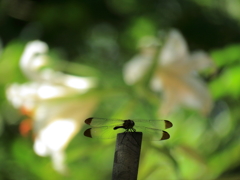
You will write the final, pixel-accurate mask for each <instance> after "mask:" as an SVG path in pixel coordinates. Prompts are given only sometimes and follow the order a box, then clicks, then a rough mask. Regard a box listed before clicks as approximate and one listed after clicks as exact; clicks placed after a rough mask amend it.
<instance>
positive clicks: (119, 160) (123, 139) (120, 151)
mask: <svg viewBox="0 0 240 180" xmlns="http://www.w3.org/2000/svg"><path fill="white" fill-rule="evenodd" d="M141 144H142V133H141V132H125V133H119V134H118V135H117V142H116V150H115V156H114V163H113V174H112V180H137V173H138V164H139V158H140V151H141Z"/></svg>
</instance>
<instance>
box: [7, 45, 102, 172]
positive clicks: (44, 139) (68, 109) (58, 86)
mask: <svg viewBox="0 0 240 180" xmlns="http://www.w3.org/2000/svg"><path fill="white" fill-rule="evenodd" d="M47 51H48V46H47V44H46V43H44V42H41V41H33V42H30V43H28V44H27V45H26V48H25V51H24V52H23V55H22V58H21V60H20V67H21V69H22V71H23V73H24V74H25V75H26V76H27V77H28V78H29V79H30V80H31V81H30V82H27V83H24V84H17V83H14V84H12V85H10V86H9V87H8V88H7V91H6V94H7V98H8V100H9V101H10V102H11V103H12V104H13V106H14V107H15V108H18V109H20V110H22V111H23V112H24V113H25V114H27V115H28V116H30V118H31V119H32V120H33V123H32V124H33V133H34V136H35V137H34V151H35V152H36V153H37V154H38V155H40V156H48V155H49V156H51V157H52V160H53V164H54V168H55V169H56V170H57V171H59V172H60V173H65V172H66V166H65V164H64V149H65V148H66V146H67V145H68V143H69V142H70V140H71V139H72V138H73V137H74V135H75V134H76V133H77V132H78V131H79V129H80V128H81V126H82V124H83V121H84V119H86V118H87V117H89V116H90V115H91V113H92V112H93V110H94V108H95V107H96V104H97V101H98V100H97V98H96V97H91V98H84V99H79V98H77V97H76V96H79V95H81V94H84V93H86V92H87V91H88V90H89V89H91V88H93V87H94V86H96V80H95V79H94V78H91V77H78V76H73V75H68V74H64V73H62V72H57V71H54V70H52V69H42V70H41V68H42V67H43V66H46V64H47V63H48V61H47V59H48V57H47V55H46V53H47ZM25 126H26V124H25V125H23V126H22V128H23V129H22V130H23V131H24V132H23V133H26V132H25V131H27V130H28V128H27V127H25ZM20 128H21V127H20ZM24 128H25V129H24Z"/></svg>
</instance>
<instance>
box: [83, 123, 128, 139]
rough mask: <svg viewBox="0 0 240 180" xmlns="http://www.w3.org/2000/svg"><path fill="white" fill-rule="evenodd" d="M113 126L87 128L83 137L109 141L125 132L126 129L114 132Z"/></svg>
mask: <svg viewBox="0 0 240 180" xmlns="http://www.w3.org/2000/svg"><path fill="white" fill-rule="evenodd" d="M114 127H115V126H101V127H93V128H89V129H87V130H86V131H85V132H84V136H87V137H90V138H100V139H110V138H115V137H116V136H117V134H118V133H122V132H125V131H126V129H123V128H119V129H116V130H114V129H113V128H114Z"/></svg>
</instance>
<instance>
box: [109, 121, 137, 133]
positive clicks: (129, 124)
mask: <svg viewBox="0 0 240 180" xmlns="http://www.w3.org/2000/svg"><path fill="white" fill-rule="evenodd" d="M134 125H135V123H134V121H133V120H130V119H128V120H124V122H123V125H122V126H115V127H114V128H113V129H114V130H116V129H119V128H123V129H126V131H133V132H135V131H136V130H135V129H134V128H133V126H134Z"/></svg>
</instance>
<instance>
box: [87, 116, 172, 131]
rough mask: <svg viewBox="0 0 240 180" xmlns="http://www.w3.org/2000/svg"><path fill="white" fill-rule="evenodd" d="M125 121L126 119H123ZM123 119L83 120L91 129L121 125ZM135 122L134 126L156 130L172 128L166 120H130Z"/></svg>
mask: <svg viewBox="0 0 240 180" xmlns="http://www.w3.org/2000/svg"><path fill="white" fill-rule="evenodd" d="M124 120H127V119H124ZM124 120H123V119H107V118H94V117H91V118H88V119H86V120H85V123H86V124H88V125H91V126H93V127H98V126H104V125H106V126H107V125H109V126H114V125H115V126H117V125H122V124H123V122H124ZM131 120H133V121H134V122H135V125H136V126H144V127H153V128H155V127H157V128H158V129H162V130H163V129H168V128H170V127H172V126H173V125H172V123H171V122H170V121H168V120H144V119H131Z"/></svg>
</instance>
